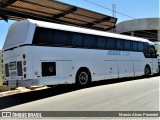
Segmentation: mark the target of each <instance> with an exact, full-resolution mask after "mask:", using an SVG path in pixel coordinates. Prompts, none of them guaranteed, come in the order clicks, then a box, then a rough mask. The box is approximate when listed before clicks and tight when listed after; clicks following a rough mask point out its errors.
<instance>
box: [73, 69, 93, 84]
mask: <svg viewBox="0 0 160 120" xmlns="http://www.w3.org/2000/svg"><path fill="white" fill-rule="evenodd" d="M90 83H91V75H90V72H89V70H80V71H79V72H78V73H77V76H76V84H77V85H78V86H81V87H83V86H88V85H89V84H90Z"/></svg>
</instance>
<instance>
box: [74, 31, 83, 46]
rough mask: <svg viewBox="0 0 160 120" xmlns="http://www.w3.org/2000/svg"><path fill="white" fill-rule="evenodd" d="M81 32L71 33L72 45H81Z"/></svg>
mask: <svg viewBox="0 0 160 120" xmlns="http://www.w3.org/2000/svg"><path fill="white" fill-rule="evenodd" d="M83 39H84V35H83V34H78V33H73V35H72V46H73V47H82V46H83Z"/></svg>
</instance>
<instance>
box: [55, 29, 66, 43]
mask: <svg viewBox="0 0 160 120" xmlns="http://www.w3.org/2000/svg"><path fill="white" fill-rule="evenodd" d="M68 37H69V32H66V31H59V30H57V31H55V33H54V41H53V43H54V45H67V44H68V43H69V42H68Z"/></svg>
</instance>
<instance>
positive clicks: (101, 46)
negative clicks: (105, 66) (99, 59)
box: [97, 37, 107, 49]
mask: <svg viewBox="0 0 160 120" xmlns="http://www.w3.org/2000/svg"><path fill="white" fill-rule="evenodd" d="M106 43H107V40H106V39H105V38H104V37H98V38H97V48H98V49H105V48H106Z"/></svg>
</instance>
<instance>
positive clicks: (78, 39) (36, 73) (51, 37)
mask: <svg viewBox="0 0 160 120" xmlns="http://www.w3.org/2000/svg"><path fill="white" fill-rule="evenodd" d="M3 68H4V73H5V76H4V84H5V85H8V86H12V87H19V86H32V85H48V86H50V85H59V84H77V85H81V86H85V85H88V84H89V83H90V82H93V81H99V80H107V79H114V78H124V77H125V78H126V77H134V76H142V75H150V74H156V73H158V60H157V56H156V53H155V48H154V43H152V42H150V41H148V40H146V39H142V38H136V37H130V36H124V35H119V34H113V33H108V32H102V31H97V30H91V29H85V28H80V27H74V26H68V25H61V24H55V23H48V22H42V21H35V20H23V21H19V22H17V23H14V24H13V25H11V27H10V28H9V30H8V34H7V37H6V40H5V43H4V46H3Z"/></svg>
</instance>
